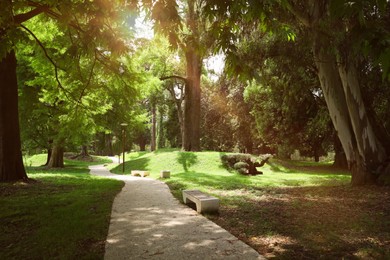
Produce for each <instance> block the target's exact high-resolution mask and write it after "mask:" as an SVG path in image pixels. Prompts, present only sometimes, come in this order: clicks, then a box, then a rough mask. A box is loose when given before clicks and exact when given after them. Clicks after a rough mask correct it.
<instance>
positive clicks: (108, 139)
mask: <svg viewBox="0 0 390 260" xmlns="http://www.w3.org/2000/svg"><path fill="white" fill-rule="evenodd" d="M104 153H105V155H108V156H114V149H113V147H112V134H104Z"/></svg>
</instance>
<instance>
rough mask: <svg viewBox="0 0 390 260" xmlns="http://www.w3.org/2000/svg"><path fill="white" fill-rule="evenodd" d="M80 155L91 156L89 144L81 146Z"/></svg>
mask: <svg viewBox="0 0 390 260" xmlns="http://www.w3.org/2000/svg"><path fill="white" fill-rule="evenodd" d="M80 156H81V157H87V156H89V153H88V146H87V145H82V146H81V152H80Z"/></svg>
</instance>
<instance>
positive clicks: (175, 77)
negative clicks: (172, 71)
mask: <svg viewBox="0 0 390 260" xmlns="http://www.w3.org/2000/svg"><path fill="white" fill-rule="evenodd" d="M167 79H180V80H183V81H184V82H185V83H187V81H188V80H187V79H186V78H184V77H181V76H177V75H172V76H167V77H161V78H160V80H167Z"/></svg>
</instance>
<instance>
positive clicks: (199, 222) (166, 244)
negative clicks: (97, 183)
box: [89, 165, 264, 260]
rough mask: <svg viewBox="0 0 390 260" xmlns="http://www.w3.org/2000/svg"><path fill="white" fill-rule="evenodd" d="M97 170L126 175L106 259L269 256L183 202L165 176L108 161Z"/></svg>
mask: <svg viewBox="0 0 390 260" xmlns="http://www.w3.org/2000/svg"><path fill="white" fill-rule="evenodd" d="M89 168H90V170H91V174H93V175H98V176H103V177H109V178H114V179H118V180H123V181H124V182H125V186H124V187H123V189H122V191H121V192H120V193H119V194H118V195H117V197H116V198H115V200H114V204H113V208H112V212H111V222H110V227H109V232H108V237H107V241H106V253H105V257H104V258H105V259H106V260H111V259H172V260H176V259H186V260H187V259H264V258H263V257H261V256H260V255H259V254H258V253H257V252H256V251H255V250H254V249H252V248H251V247H249V246H248V245H246V244H245V243H243V242H241V241H240V240H238V239H237V238H236V237H234V236H233V235H231V234H230V233H229V232H227V231H226V230H225V229H223V228H221V227H220V226H218V225H216V224H215V223H213V222H212V221H210V220H208V219H207V218H205V217H203V216H202V215H199V214H198V213H197V212H196V211H194V210H192V209H190V208H188V207H187V206H185V205H183V204H181V203H180V202H179V201H178V200H177V199H175V198H174V197H173V196H172V194H171V193H170V191H169V188H168V186H167V185H166V184H165V183H163V182H160V181H157V180H153V179H149V178H141V177H132V176H128V175H125V176H124V175H116V174H112V173H110V172H109V171H108V170H107V169H106V168H105V167H104V166H102V165H98V166H90V167H89Z"/></svg>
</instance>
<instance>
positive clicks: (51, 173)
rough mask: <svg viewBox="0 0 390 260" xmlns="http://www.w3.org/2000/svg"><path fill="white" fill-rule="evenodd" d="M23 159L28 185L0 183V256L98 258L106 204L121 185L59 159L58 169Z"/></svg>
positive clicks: (107, 212) (37, 158)
mask: <svg viewBox="0 0 390 260" xmlns="http://www.w3.org/2000/svg"><path fill="white" fill-rule="evenodd" d="M45 161H46V158H45V156H44V155H39V156H33V157H31V158H26V160H25V163H26V165H27V166H28V167H27V171H28V176H29V177H30V178H32V179H33V180H34V181H33V182H32V183H27V184H26V183H21V182H18V183H0V223H1V225H0V233H1V236H0V247H1V248H2V250H1V251H0V259H52V258H56V259H80V258H81V259H103V255H104V242H105V239H106V236H107V232H108V225H109V220H110V215H111V206H112V202H113V199H114V197H115V195H116V194H117V193H118V192H119V191H120V190H121V188H122V186H123V183H122V182H119V181H116V180H111V179H103V178H98V177H94V176H91V175H89V174H88V173H89V170H88V165H91V164H103V163H108V162H110V160H107V159H102V158H98V157H94V161H93V162H85V161H76V160H65V168H63V169H46V168H44V167H40V165H42V164H43V163H44V162H45Z"/></svg>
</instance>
